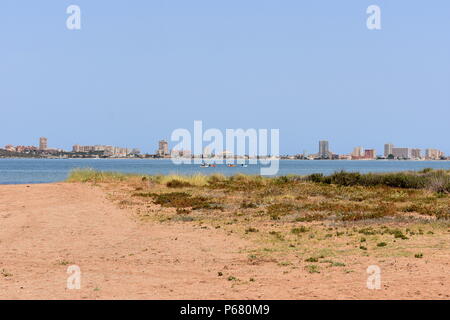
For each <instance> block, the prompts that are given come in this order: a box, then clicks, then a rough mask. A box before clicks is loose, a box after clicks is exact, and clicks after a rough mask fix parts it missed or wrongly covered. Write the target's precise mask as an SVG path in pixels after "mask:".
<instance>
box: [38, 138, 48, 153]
mask: <svg viewBox="0 0 450 320" xmlns="http://www.w3.org/2000/svg"><path fill="white" fill-rule="evenodd" d="M39 150H47V138H45V137H40V138H39Z"/></svg>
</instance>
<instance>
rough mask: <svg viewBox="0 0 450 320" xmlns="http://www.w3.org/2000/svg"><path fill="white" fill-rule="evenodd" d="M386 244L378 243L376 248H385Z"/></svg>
mask: <svg viewBox="0 0 450 320" xmlns="http://www.w3.org/2000/svg"><path fill="white" fill-rule="evenodd" d="M386 246H387V243H386V242H379V243H377V247H386Z"/></svg>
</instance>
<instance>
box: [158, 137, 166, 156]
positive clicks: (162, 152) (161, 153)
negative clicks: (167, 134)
mask: <svg viewBox="0 0 450 320" xmlns="http://www.w3.org/2000/svg"><path fill="white" fill-rule="evenodd" d="M157 153H158V155H159V156H160V157H164V156H166V155H168V154H169V144H168V143H167V141H166V140H160V141H159V144H158V152H157Z"/></svg>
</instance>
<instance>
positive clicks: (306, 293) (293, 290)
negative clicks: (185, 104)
mask: <svg viewBox="0 0 450 320" xmlns="http://www.w3.org/2000/svg"><path fill="white" fill-rule="evenodd" d="M110 195H111V191H110V190H109V191H108V190H106V189H105V188H102V187H100V186H94V185H91V184H87V183H85V184H83V183H54V184H36V185H1V186H0V257H1V259H0V270H1V271H2V274H1V276H0V299H319V298H320V299H346V298H348V299H405V298H409V299H448V298H449V297H450V273H449V270H450V252H449V251H448V250H442V249H439V248H436V249H432V248H425V246H423V250H422V251H423V252H424V254H425V255H426V259H414V258H413V259H411V258H410V257H406V256H405V257H386V258H384V259H380V258H373V257H369V256H368V257H361V256H353V257H347V258H346V259H347V260H346V262H347V263H348V262H349V261H350V262H351V265H352V268H351V269H352V270H351V272H347V273H345V272H343V271H342V270H341V269H336V268H329V269H328V270H327V271H326V272H321V273H308V272H307V271H305V269H304V268H303V267H302V266H304V264H305V262H303V261H304V259H302V257H298V265H297V267H295V268H294V267H292V268H286V267H283V266H280V263H279V262H277V261H270V260H267V261H258V263H252V262H249V259H248V258H247V255H248V254H247V252H248V250H251V249H252V246H254V243H253V242H251V241H249V240H248V239H245V238H243V237H240V236H238V235H235V234H233V233H230V232H226V231H225V230H223V229H220V228H217V229H216V228H213V227H211V226H207V225H205V226H200V225H197V224H194V223H175V222H173V223H164V224H161V223H158V222H152V221H146V222H143V221H142V220H140V219H138V218H137V216H136V214H135V212H134V211H133V210H130V209H127V208H123V207H122V208H121V207H120V206H118V205H117V203H114V202H113V201H111V200H110V199H109V196H110ZM445 239H447V240H448V235H444V237H442V238H440V239H439V241H444V242H445V241H446V240H445ZM441 244H442V245H443V246H445V245H447V244H448V242H447V244H445V243H441ZM373 264H376V265H379V266H380V268H381V269H382V288H381V290H369V289H367V286H366V281H367V277H368V274H367V273H366V269H367V267H368V266H369V265H373ZM71 265H77V266H79V267H80V270H81V289H79V290H77V289H68V288H67V278H68V277H69V274H67V268H68V267H69V266H71ZM234 279H239V280H238V281H232V280H234Z"/></svg>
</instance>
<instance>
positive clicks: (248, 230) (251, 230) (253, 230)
mask: <svg viewBox="0 0 450 320" xmlns="http://www.w3.org/2000/svg"><path fill="white" fill-rule="evenodd" d="M258 231H259V230H258V229H256V228H253V227H249V228H247V229H245V233H250V232H258Z"/></svg>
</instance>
